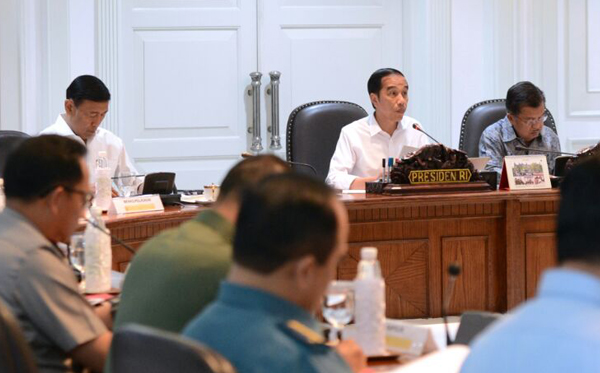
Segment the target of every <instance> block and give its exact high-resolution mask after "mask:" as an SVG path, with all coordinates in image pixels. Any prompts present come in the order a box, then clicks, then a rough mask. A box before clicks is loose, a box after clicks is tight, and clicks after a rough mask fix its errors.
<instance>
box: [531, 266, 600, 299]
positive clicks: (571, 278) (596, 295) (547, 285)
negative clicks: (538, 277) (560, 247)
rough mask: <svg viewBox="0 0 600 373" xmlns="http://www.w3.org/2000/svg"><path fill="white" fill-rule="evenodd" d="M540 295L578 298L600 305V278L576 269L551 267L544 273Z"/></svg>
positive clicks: (539, 290)
mask: <svg viewBox="0 0 600 373" xmlns="http://www.w3.org/2000/svg"><path fill="white" fill-rule="evenodd" d="M538 296H539V297H541V298H546V297H553V298H554V297H560V298H571V299H578V300H582V301H585V302H589V303H595V304H599V305H600V279H599V278H598V277H596V276H594V275H591V274H588V273H585V272H583V271H577V270H574V269H568V268H555V269H549V270H546V271H545V272H544V273H543V275H542V281H541V282H540V286H539V289H538Z"/></svg>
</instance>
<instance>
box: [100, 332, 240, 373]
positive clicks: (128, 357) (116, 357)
mask: <svg viewBox="0 0 600 373" xmlns="http://www.w3.org/2000/svg"><path fill="white" fill-rule="evenodd" d="M111 371H112V372H113V373H129V372H144V373H162V372H178V373H235V369H234V368H233V366H232V365H231V363H230V362H229V361H228V360H227V359H225V358H224V357H223V356H221V355H219V354H218V353H217V352H215V351H213V350H211V349H209V348H208V347H206V346H204V345H202V344H200V343H198V342H195V341H193V340H191V339H188V338H185V337H182V336H180V335H178V334H175V333H171V332H167V331H163V330H158V329H155V328H150V327H148V326H142V325H136V324H129V325H125V326H123V327H121V328H119V329H118V330H117V331H116V333H115V334H114V336H113V341H112V347H111Z"/></svg>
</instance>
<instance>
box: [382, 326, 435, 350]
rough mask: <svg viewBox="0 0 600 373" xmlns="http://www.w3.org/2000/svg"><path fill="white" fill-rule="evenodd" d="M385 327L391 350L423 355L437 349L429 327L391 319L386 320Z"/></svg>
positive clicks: (386, 340)
mask: <svg viewBox="0 0 600 373" xmlns="http://www.w3.org/2000/svg"><path fill="white" fill-rule="evenodd" d="M385 327H386V332H385V342H386V346H387V349H388V351H390V352H395V353H400V354H408V355H411V356H421V355H423V354H426V353H429V352H432V351H435V350H437V345H436V344H435V342H434V341H433V336H432V334H431V330H430V329H429V328H425V327H422V326H417V325H412V324H409V323H406V322H403V321H401V320H391V319H387V320H386V321H385Z"/></svg>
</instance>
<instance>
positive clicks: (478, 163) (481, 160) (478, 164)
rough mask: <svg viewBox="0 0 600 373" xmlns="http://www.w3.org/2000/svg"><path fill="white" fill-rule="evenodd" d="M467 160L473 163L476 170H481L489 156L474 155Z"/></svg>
mask: <svg viewBox="0 0 600 373" xmlns="http://www.w3.org/2000/svg"><path fill="white" fill-rule="evenodd" d="M469 160H470V161H471V163H473V167H475V169H476V170H477V171H483V169H484V168H485V165H486V164H487V163H488V162H489V161H490V157H474V158H469Z"/></svg>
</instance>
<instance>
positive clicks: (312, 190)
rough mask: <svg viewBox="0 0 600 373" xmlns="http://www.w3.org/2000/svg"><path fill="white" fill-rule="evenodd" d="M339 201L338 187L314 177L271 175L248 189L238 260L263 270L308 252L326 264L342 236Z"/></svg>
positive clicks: (236, 249) (237, 244) (236, 244)
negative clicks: (337, 212)
mask: <svg viewBox="0 0 600 373" xmlns="http://www.w3.org/2000/svg"><path fill="white" fill-rule="evenodd" d="M334 201H335V194H334V192H333V190H332V189H331V188H329V187H328V186H327V185H325V184H324V183H323V182H321V181H317V180H315V179H314V178H312V177H308V176H304V175H300V174H293V173H288V174H281V175H274V176H271V177H268V178H267V179H265V180H264V181H263V182H261V183H260V184H259V185H258V186H257V187H256V188H253V189H252V190H249V191H247V192H246V193H245V194H244V197H243V199H242V206H241V209H240V214H239V216H238V221H237V226H236V234H235V239H234V250H233V260H234V262H235V263H236V264H238V265H240V266H242V267H245V268H248V269H251V270H253V271H255V272H258V273H262V274H269V273H271V272H273V271H275V270H276V269H278V268H279V267H281V266H282V265H284V264H286V263H288V262H291V261H293V260H296V259H299V258H302V257H304V256H306V255H313V256H314V257H315V258H316V260H317V262H318V263H319V264H323V263H325V262H326V261H327V258H329V256H330V255H331V252H332V250H333V248H334V247H335V245H336V240H337V229H338V226H337V224H338V223H337V218H336V215H335V211H334V210H333V202H334Z"/></svg>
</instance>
